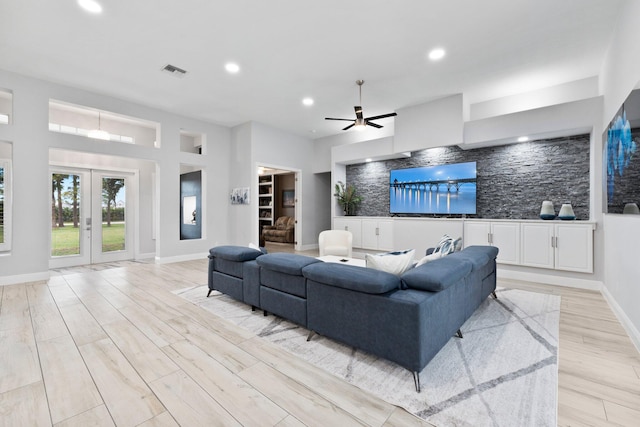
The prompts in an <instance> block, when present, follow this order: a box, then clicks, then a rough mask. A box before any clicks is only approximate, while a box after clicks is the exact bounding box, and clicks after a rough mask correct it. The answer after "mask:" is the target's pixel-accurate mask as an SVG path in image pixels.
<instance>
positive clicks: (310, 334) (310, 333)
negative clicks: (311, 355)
mask: <svg viewBox="0 0 640 427" xmlns="http://www.w3.org/2000/svg"><path fill="white" fill-rule="evenodd" d="M315 334H316V332H315V331H309V335H307V342H309V341H311V338H313V336H314V335H315Z"/></svg>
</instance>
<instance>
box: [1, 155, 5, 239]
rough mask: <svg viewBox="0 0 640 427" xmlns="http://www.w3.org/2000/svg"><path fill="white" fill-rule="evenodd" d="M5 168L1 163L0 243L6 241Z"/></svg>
mask: <svg viewBox="0 0 640 427" xmlns="http://www.w3.org/2000/svg"><path fill="white" fill-rule="evenodd" d="M4 169H5V167H4V164H2V163H0V244H2V243H4Z"/></svg>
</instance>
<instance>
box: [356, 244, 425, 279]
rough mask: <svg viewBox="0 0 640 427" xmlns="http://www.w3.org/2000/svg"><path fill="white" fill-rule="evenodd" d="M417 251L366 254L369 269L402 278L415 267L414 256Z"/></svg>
mask: <svg viewBox="0 0 640 427" xmlns="http://www.w3.org/2000/svg"><path fill="white" fill-rule="evenodd" d="M414 253H415V250H413V249H409V250H406V251H400V252H387V253H385V254H377V255H371V254H365V256H364V259H365V261H366V262H367V267H369V268H374V269H376V270H381V271H386V272H387V273H391V274H395V275H398V276H400V275H401V274H402V273H404V272H405V271H407V270H409V269H410V268H411V267H412V266H413V254H414Z"/></svg>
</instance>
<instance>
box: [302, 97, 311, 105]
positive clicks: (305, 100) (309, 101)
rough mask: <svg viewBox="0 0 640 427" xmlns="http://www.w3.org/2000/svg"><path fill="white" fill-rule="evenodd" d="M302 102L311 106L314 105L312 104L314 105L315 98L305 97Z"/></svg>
mask: <svg viewBox="0 0 640 427" xmlns="http://www.w3.org/2000/svg"><path fill="white" fill-rule="evenodd" d="M302 103H303V104H304V105H306V106H307V107H310V106H312V105H313V98H304V99H303V100H302Z"/></svg>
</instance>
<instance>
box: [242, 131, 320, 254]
mask: <svg viewBox="0 0 640 427" xmlns="http://www.w3.org/2000/svg"><path fill="white" fill-rule="evenodd" d="M251 142H252V153H253V156H254V158H253V161H254V163H253V165H254V166H255V165H257V164H261V165H267V166H273V167H276V168H280V169H289V170H300V171H301V175H302V176H301V179H302V183H301V184H302V188H301V191H300V193H299V194H296V198H297V199H298V201H301V202H302V218H301V219H302V224H300V223H299V226H300V225H301V227H299V228H302V232H301V233H300V234H301V235H300V236H296V240H297V241H298V242H299V243H300V244H301V245H302V246H303V248H310V247H313V246H314V245H317V243H318V234H319V233H320V231H322V229H321V227H322V222H319V221H316V215H317V213H318V212H319V211H322V209H323V208H324V206H322V205H318V203H319V200H318V198H317V197H316V194H315V192H316V191H317V189H318V188H323V187H324V184H323V182H324V180H323V179H322V177H318V176H317V175H315V174H314V173H313V170H314V167H313V165H314V158H313V155H312V154H313V146H314V144H313V141H312V140H311V139H307V138H302V137H299V136H296V135H292V134H289V133H287V132H284V131H281V130H279V129H275V128H272V127H269V126H266V125H264V124H261V123H256V122H253V123H252V131H251ZM253 172H254V177H255V179H254V181H253V182H254V183H257V182H258V178H257V169H256V168H255V167H254V168H253ZM254 187H255V185H254ZM256 199H257V198H256V197H254V198H253V200H252V207H253V212H254V217H255V221H254V226H253V227H252V228H253V229H254V230H255V232H254V235H255V236H257V235H258V213H257V212H258V208H257V200H256ZM299 239H302V240H299Z"/></svg>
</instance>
